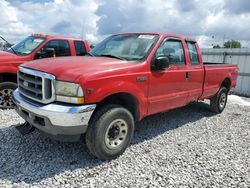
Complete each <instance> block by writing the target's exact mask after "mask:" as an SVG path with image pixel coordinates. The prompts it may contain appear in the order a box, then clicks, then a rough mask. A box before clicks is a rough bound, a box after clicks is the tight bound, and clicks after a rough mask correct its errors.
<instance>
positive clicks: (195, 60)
mask: <svg viewBox="0 0 250 188" xmlns="http://www.w3.org/2000/svg"><path fill="white" fill-rule="evenodd" d="M187 46H188V52H189V57H190V63H191V64H192V65H199V64H200V63H199V56H198V52H197V49H196V46H195V42H187Z"/></svg>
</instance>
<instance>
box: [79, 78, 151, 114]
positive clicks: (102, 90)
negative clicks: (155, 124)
mask: <svg viewBox="0 0 250 188" xmlns="http://www.w3.org/2000/svg"><path fill="white" fill-rule="evenodd" d="M84 90H85V93H86V95H85V100H86V102H88V103H96V102H100V101H102V100H103V99H105V98H106V97H109V96H111V95H113V94H118V93H127V94H130V95H132V96H134V97H135V98H136V100H137V101H138V105H139V112H140V119H141V118H143V117H144V116H145V115H146V113H147V96H146V95H147V84H145V83H144V84H141V83H140V84H138V83H136V82H135V83H132V82H129V81H116V82H111V83H109V82H107V84H102V85H99V86H97V85H95V88H93V87H90V88H89V87H88V86H87V88H84ZM90 90H92V91H93V92H92V93H91V92H90Z"/></svg>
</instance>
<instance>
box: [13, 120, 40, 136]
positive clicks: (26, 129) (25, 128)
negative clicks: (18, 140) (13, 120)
mask: <svg viewBox="0 0 250 188" xmlns="http://www.w3.org/2000/svg"><path fill="white" fill-rule="evenodd" d="M15 128H16V129H17V130H18V131H19V132H20V133H21V134H22V135H26V134H29V133H31V132H33V131H34V130H35V129H36V128H35V127H33V126H32V125H31V124H30V123H28V122H27V121H26V122H24V123H23V124H20V125H16V127H15Z"/></svg>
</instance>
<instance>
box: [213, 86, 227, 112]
mask: <svg viewBox="0 0 250 188" xmlns="http://www.w3.org/2000/svg"><path fill="white" fill-rule="evenodd" d="M227 94H228V90H227V88H226V87H221V88H220V89H219V91H218V92H217V93H216V95H215V96H213V97H212V98H211V99H210V108H211V111H213V112H215V113H221V112H222V111H223V110H224V109H225V107H226V104H227Z"/></svg>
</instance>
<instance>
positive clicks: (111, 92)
mask: <svg viewBox="0 0 250 188" xmlns="http://www.w3.org/2000/svg"><path fill="white" fill-rule="evenodd" d="M237 71H238V68H237V66H235V65H214V64H203V62H202V56H201V52H200V49H199V46H198V44H197V42H196V41H195V40H194V39H192V38H190V37H186V36H182V35H176V34H167V33H125V34H118V35H113V36H110V37H108V38H107V39H105V40H104V41H102V42H101V43H100V44H98V45H97V46H96V47H95V48H94V49H92V51H91V52H90V53H89V55H87V56H84V57H65V58H57V59H43V60H39V61H33V62H30V63H26V64H23V65H21V66H20V70H19V78H18V79H19V85H18V89H17V90H15V92H14V94H13V98H14V102H15V104H16V110H17V112H18V114H19V115H20V116H22V117H23V118H24V119H25V120H26V121H27V122H28V123H26V124H25V125H23V126H26V127H27V130H30V129H31V128H32V127H35V128H37V129H39V130H40V131H42V132H44V133H46V134H48V135H50V136H51V137H53V138H55V139H60V140H68V141H74V140H79V138H80V136H81V135H82V134H85V133H86V136H85V138H86V144H87V147H88V149H89V150H90V152H91V153H92V154H93V155H95V156H96V157H98V158H100V159H112V158H115V157H117V156H119V155H120V154H122V153H123V152H124V151H125V149H126V147H127V146H128V145H129V143H130V141H131V139H132V136H133V131H134V126H135V122H137V121H140V120H142V119H143V118H144V117H146V116H149V115H151V114H155V113H159V112H164V111H168V110H170V109H173V108H177V107H181V106H184V105H186V104H189V103H191V102H194V101H198V100H203V99H210V106H211V110H212V111H213V112H215V113H221V112H222V111H223V110H224V108H225V106H226V102H227V95H228V93H229V92H230V91H232V89H233V88H234V87H235V86H236V80H237Z"/></svg>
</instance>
